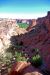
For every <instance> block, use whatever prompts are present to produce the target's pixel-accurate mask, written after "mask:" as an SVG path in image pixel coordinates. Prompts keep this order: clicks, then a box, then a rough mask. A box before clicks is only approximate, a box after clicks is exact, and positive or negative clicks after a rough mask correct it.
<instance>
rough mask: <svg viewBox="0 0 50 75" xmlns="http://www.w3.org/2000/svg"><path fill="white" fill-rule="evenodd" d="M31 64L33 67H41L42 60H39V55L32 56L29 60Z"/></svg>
mask: <svg viewBox="0 0 50 75" xmlns="http://www.w3.org/2000/svg"><path fill="white" fill-rule="evenodd" d="M31 63H32V65H33V66H35V67H39V66H41V65H42V58H41V56H40V55H39V54H37V55H35V56H33V57H32V59H31Z"/></svg>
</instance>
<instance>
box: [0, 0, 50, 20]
mask: <svg viewBox="0 0 50 75" xmlns="http://www.w3.org/2000/svg"><path fill="white" fill-rule="evenodd" d="M47 11H50V0H0V17H3V18H18V19H19V18H23V19H27V18H31V19H32V18H38V17H43V16H45V15H46V14H47Z"/></svg>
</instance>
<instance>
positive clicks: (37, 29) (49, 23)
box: [22, 12, 50, 71]
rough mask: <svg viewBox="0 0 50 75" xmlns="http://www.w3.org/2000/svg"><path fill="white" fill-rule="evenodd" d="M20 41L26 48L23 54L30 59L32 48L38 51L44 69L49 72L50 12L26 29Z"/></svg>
mask: <svg viewBox="0 0 50 75" xmlns="http://www.w3.org/2000/svg"><path fill="white" fill-rule="evenodd" d="M33 22H34V21H33ZM35 24H36V25H35ZM34 25H35V26H34ZM22 41H23V43H24V46H27V48H26V50H25V52H26V53H27V54H28V55H29V56H30V57H31V56H32V55H33V53H32V51H31V50H32V49H33V48H38V49H40V55H41V56H42V58H43V60H44V63H45V65H46V69H47V70H49V71H50V63H49V61H50V60H49V59H50V12H48V15H47V16H46V17H43V18H39V19H37V20H36V21H35V22H34V23H33V24H32V26H30V27H29V28H28V33H26V34H25V35H23V37H22ZM29 53H30V54H29Z"/></svg>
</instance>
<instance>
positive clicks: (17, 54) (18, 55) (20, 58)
mask: <svg viewBox="0 0 50 75" xmlns="http://www.w3.org/2000/svg"><path fill="white" fill-rule="evenodd" d="M15 58H16V61H27V59H26V58H25V57H24V56H23V54H22V53H20V52H15Z"/></svg>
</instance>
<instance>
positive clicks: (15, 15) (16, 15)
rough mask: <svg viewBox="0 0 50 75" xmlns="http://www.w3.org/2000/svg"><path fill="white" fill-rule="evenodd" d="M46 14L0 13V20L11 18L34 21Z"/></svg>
mask: <svg viewBox="0 0 50 75" xmlns="http://www.w3.org/2000/svg"><path fill="white" fill-rule="evenodd" d="M44 16H46V13H38V14H36V13H35V14H33V13H25V14H24V13H21V14H20V13H0V18H12V19H36V18H38V17H44Z"/></svg>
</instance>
